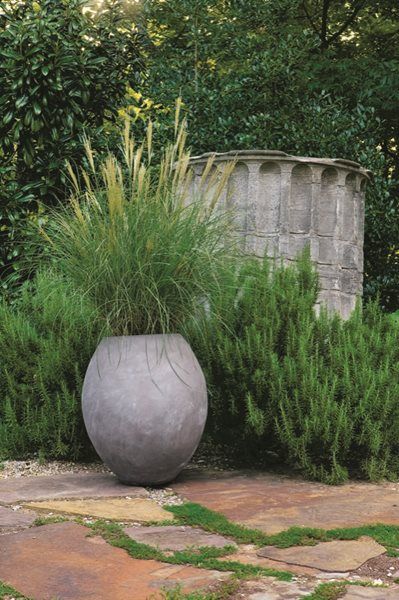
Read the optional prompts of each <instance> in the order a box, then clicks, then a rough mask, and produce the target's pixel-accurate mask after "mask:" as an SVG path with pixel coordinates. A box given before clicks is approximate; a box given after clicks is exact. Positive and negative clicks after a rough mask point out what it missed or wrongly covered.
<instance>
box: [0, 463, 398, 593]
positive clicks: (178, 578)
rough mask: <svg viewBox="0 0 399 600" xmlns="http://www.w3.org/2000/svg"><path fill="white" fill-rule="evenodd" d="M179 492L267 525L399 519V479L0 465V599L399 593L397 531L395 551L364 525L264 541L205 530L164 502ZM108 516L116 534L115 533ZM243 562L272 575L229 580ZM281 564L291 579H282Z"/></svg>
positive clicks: (325, 525) (232, 516) (179, 497)
mask: <svg viewBox="0 0 399 600" xmlns="http://www.w3.org/2000/svg"><path fill="white" fill-rule="evenodd" d="M183 501H189V502H195V503H197V504H200V505H201V506H202V507H206V508H207V509H210V510H211V511H217V513H220V514H223V515H225V516H226V517H227V518H228V519H229V521H230V522H231V523H232V524H233V526H234V524H241V525H245V526H247V527H250V528H251V529H257V530H258V531H259V532H263V534H268V535H269V534H278V533H279V532H281V531H284V530H286V529H287V528H289V527H291V526H299V527H317V528H322V529H324V530H325V529H331V528H337V527H340V528H348V527H360V526H367V525H372V524H375V523H383V524H386V525H387V526H394V525H399V485H398V484H393V483H382V484H379V485H376V484H366V483H357V482H351V483H348V484H346V485H342V486H339V487H330V486H326V485H323V484H319V483H312V482H306V481H304V480H302V479H299V478H294V477H290V476H284V475H274V474H265V473H255V472H253V473H241V472H228V471H226V472H220V471H213V472H212V471H201V470H199V469H188V470H186V471H185V472H184V473H183V474H182V476H181V477H180V478H179V479H178V481H176V482H175V483H173V484H172V485H171V486H170V488H167V489H164V490H163V491H162V490H149V489H145V488H139V487H137V488H135V487H126V486H123V485H121V484H119V483H118V482H117V480H116V479H115V478H114V476H113V475H111V474H107V473H87V472H85V473H66V474H56V475H46V476H28V477H7V478H4V477H3V478H2V477H1V474H0V582H2V583H0V598H7V600H8V599H9V598H10V599H11V598H18V597H26V598H31V599H32V600H53V599H54V598H57V600H83V599H84V600H88V599H93V600H149V599H151V600H159V599H161V598H171V599H172V600H180V598H184V597H185V596H184V595H183V594H185V593H189V592H192V591H193V590H200V592H201V594H203V596H198V598H202V597H203V598H206V599H207V600H208V598H211V599H212V600H217V599H218V598H232V599H234V600H238V599H249V600H290V599H291V600H295V599H299V598H309V599H313V600H323V599H324V598H329V599H334V598H338V597H339V598H345V600H360V599H362V598H366V599H367V598H369V599H371V600H373V599H374V600H379V599H386V600H391V599H394V598H397V599H398V600H399V584H398V583H397V582H399V558H397V557H395V556H389V554H395V550H396V547H395V545H396V543H397V545H398V550H399V529H398V531H396V530H395V528H391V529H392V530H395V531H394V532H393V533H392V532H391V530H390V528H389V527H387V530H386V532H385V533H386V534H387V535H388V533H389V534H391V533H392V535H394V534H395V535H397V536H398V537H397V540H398V542H396V538H395V537H393V538H392V540H393V541H391V542H390V543H389V549H390V553H387V551H386V550H387V544H388V542H387V541H386V540H387V539H388V538H387V537H386V536H385V537H383V538H381V539H376V536H374V539H373V538H372V537H371V536H372V535H374V534H373V533H370V534H369V535H365V534H364V533H367V532H362V531H360V532H359V535H358V536H357V539H350V540H349V539H346V540H345V539H339V538H338V539H334V540H333V541H321V542H319V543H317V545H310V546H309V545H305V546H299V545H297V546H295V545H291V547H287V548H277V547H275V546H274V545H273V544H274V542H273V544H272V543H269V544H264V545H263V546H264V547H262V548H260V545H261V544H259V543H258V544H255V543H251V542H248V541H247V542H244V541H243V540H242V539H238V537H237V536H236V535H234V536H233V537H234V539H233V537H232V534H231V533H230V535H229V531H227V533H226V531H216V530H213V532H212V533H209V532H207V531H204V529H206V528H207V527H208V529H209V528H210V529H212V527H210V526H209V524H206V523H202V527H201V523H197V524H196V526H191V525H193V523H184V522H183V521H182V520H181V517H179V512H177V513H176V512H174V513H173V514H172V513H171V512H169V511H168V510H166V509H165V504H168V503H170V504H172V505H175V506H177V507H179V505H181V504H182V502H183ZM183 507H184V505H183ZM208 513H209V514H210V515H212V514H213V513H210V512H209V511H208ZM208 513H207V514H208ZM61 517H62V518H63V520H62V522H61ZM98 519H102V525H101V526H100V525H98V523H97V520H98ZM104 523H105V525H104ZM107 523H108V525H107ZM113 524H118V525H119V528H118V531H119V533H118V535H120V536H122V538H120V539H119V538H118V541H117V542H116V543H114V541H115V539H116V538H115V535H116V534H115V530H114V529H112V527H113ZM115 527H116V525H115ZM387 532H388V533H387ZM395 532H396V533H395ZM263 534H262V533H259V535H263ZM384 535H385V534H384ZM264 537H266V536H264ZM341 537H345V536H341ZM121 540H122V541H121ZM126 540H127V541H126ZM384 540H385V541H384ZM272 541H273V540H272ZM305 541H306V540H305ZM308 542H309V540H308ZM298 543H299V542H298ZM302 543H304V542H303V540H302ZM129 544H133V545H129ZM140 544H146V545H145V546H142V545H140ZM313 544H315V541H313ZM384 544H385V546H384ZM118 545H119V547H116V546H118ZM226 545H229V546H231V548H230V550H226V551H224V548H223V547H224V546H226ZM121 546H122V547H121ZM203 546H207V547H211V548H213V549H214V552H216V554H214V555H213V556H214V557H217V560H216V561H213V562H212V560H213V559H212V560H210V559H209V556H208V557H207V556H205V558H204V562H203V563H202V564H199V563H198V562H197V563H196V562H195V557H194V558H192V556H193V554H192V553H193V549H195V548H198V547H203ZM149 547H151V548H150V550H149V551H148V548H149ZM181 552H183V554H179V553H181ZM184 552H186V554H184ZM190 552H191V558H190V554H189V553H190ZM218 552H219V553H220V554H218ZM223 553H224V554H225V555H223ZM129 554H130V555H129ZM194 554H195V553H194ZM231 561H234V562H233V563H232V562H231ZM199 562H201V561H199ZM237 565H238V566H237ZM245 565H246V566H247V567H250V568H251V565H252V567H262V568H263V569H273V573H274V576H268V577H266V576H264V574H262V576H260V577H255V575H254V573H252V572H247V573H246V575H245V578H244V579H241V580H239V582H238V583H236V584H235V585H234V586H233V587H232V586H231V585H230V584H228V585H229V587H228V588H227V587H226V586H227V583H226V582H228V581H230V580H231V577H232V571H234V570H236V571H237V570H238V571H239V570H240V569H241V568H242V567H243V566H244V568H245ZM204 567H205V568H204ZM230 569H231V571H230ZM287 571H288V572H290V573H292V574H293V578H292V580H291V581H286V580H284V579H287V578H288V579H289V577H287V573H286V572H287ZM282 572H283V573H282ZM284 572H285V574H284ZM241 574H242V572H241ZM364 584H372V585H371V586H370V587H366V586H365V585H364ZM177 585H179V586H181V592H179V593H177V592H176V593H174V595H172V592H169V595H168V594H167V592H166V591H165V590H174V589H175V588H176V586H177ZM7 586H10V588H8V587H7ZM11 588H13V589H14V590H17V591H18V593H19V595H17V592H16V591H15V592H13V591H12V589H11ZM227 590H229V591H227ZM315 590H316V591H315ZM208 593H209V594H213V595H210V596H209V595H208V596H207V595H206V594H208ZM223 594H224V595H223ZM188 597H190V596H188ZM195 599H196V600H197V596H195Z"/></svg>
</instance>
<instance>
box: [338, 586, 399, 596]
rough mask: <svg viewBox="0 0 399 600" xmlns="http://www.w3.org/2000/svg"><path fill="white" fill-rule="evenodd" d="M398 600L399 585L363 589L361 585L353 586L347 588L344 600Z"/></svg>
mask: <svg viewBox="0 0 399 600" xmlns="http://www.w3.org/2000/svg"><path fill="white" fill-rule="evenodd" d="M366 599H367V600H398V599H399V585H394V586H390V587H389V588H383V587H363V586H361V585H351V586H348V587H347V591H346V594H345V596H343V597H342V600H366Z"/></svg>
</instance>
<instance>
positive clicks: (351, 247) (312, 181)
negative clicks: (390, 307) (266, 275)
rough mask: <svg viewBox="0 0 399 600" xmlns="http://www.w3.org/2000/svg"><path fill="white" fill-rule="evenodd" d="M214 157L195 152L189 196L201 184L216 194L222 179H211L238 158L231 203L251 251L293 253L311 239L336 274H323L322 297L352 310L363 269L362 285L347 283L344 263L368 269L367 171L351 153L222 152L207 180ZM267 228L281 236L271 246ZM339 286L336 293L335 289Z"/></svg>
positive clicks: (318, 258)
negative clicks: (328, 155) (331, 155)
mask: <svg viewBox="0 0 399 600" xmlns="http://www.w3.org/2000/svg"><path fill="white" fill-rule="evenodd" d="M208 158H209V154H204V155H202V156H196V157H193V158H192V159H191V160H190V165H191V166H192V168H193V171H194V172H195V177H194V181H193V184H192V187H191V189H190V191H189V193H188V195H189V197H195V196H196V197H198V194H200V193H201V191H202V194H203V195H204V196H205V198H206V199H208V201H211V200H212V195H213V194H214V192H215V186H214V185H210V181H209V180H210V177H211V176H213V172H214V170H215V169H216V168H217V169H223V168H224V167H225V166H226V165H227V164H228V162H229V161H231V160H234V159H235V160H236V161H237V162H236V164H235V167H234V170H233V172H232V174H231V176H230V177H229V180H228V182H227V185H226V190H225V191H227V194H226V197H227V199H228V200H227V202H226V201H225V204H227V205H228V206H232V207H234V209H235V214H236V220H235V228H236V231H237V233H239V234H240V237H241V239H242V245H243V249H244V251H245V252H246V253H247V254H255V255H256V256H264V255H265V254H267V255H268V256H274V255H275V254H276V250H277V251H278V252H277V255H278V256H279V257H282V258H284V259H287V260H291V259H293V258H294V257H296V256H297V253H298V252H299V251H300V250H301V249H302V248H303V247H304V245H306V244H307V243H309V244H310V246H311V248H312V252H311V258H312V260H313V261H314V262H315V264H316V267H318V268H319V267H320V266H323V265H329V266H330V269H329V271H330V274H329V275H328V276H327V277H323V278H322V279H321V281H320V283H321V287H322V289H324V290H325V293H324V294H323V295H321V296H320V298H319V301H320V302H321V303H323V304H326V305H327V307H328V308H329V309H330V310H331V311H335V310H338V312H340V313H341V314H342V316H343V317H345V318H346V317H348V316H349V314H350V312H351V311H352V309H353V308H354V307H355V304H356V296H357V294H359V293H360V294H361V292H362V285H361V277H357V278H353V279H354V281H355V280H356V281H358V282H360V285H355V284H354V282H352V281H351V282H349V283H348V281H346V280H345V278H344V280H343V281H341V271H342V268H343V267H346V268H350V269H354V270H356V271H357V273H358V274H361V272H362V270H363V263H362V259H361V257H362V253H363V237H364V234H363V228H364V195H365V186H366V183H367V178H368V172H367V171H365V170H364V169H361V168H360V165H358V164H357V163H353V162H352V161H345V160H343V161H341V160H336V159H334V160H331V159H323V158H308V157H298V156H288V155H276V154H273V153H271V152H262V151H258V150H253V151H251V152H246V151H245V152H244V151H236V152H234V153H232V152H226V153H217V154H216V155H215V158H214V164H213V167H212V169H211V171H210V174H209V175H208V177H205V178H204V179H205V180H201V176H202V175H203V173H204V170H205V168H206V164H207V160H208ZM201 181H202V183H201ZM201 186H202V190H201ZM267 236H273V237H276V238H277V241H276V242H275V243H274V244H273V246H272V247H271V246H270V244H267V239H268V238H267ZM318 244H319V245H318ZM328 279H331V281H328ZM336 282H338V288H337V289H336ZM341 283H342V285H343V286H344V287H343V288H342V289H341V287H340V286H341ZM334 289H336V291H337V294H332V290H334ZM341 293H342V294H346V295H347V296H348V295H349V296H351V302H349V301H348V297H345V298H344V299H343V301H342V302H341Z"/></svg>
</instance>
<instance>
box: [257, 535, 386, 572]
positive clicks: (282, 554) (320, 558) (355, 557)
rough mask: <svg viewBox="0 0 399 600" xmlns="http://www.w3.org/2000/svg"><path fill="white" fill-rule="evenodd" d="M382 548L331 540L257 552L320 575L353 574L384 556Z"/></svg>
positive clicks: (365, 540)
mask: <svg viewBox="0 0 399 600" xmlns="http://www.w3.org/2000/svg"><path fill="white" fill-rule="evenodd" d="M385 551H386V550H385V548H384V546H381V545H380V544H378V543H377V542H376V541H375V540H373V539H371V538H366V537H364V538H361V539H359V540H353V541H345V540H335V541H332V542H323V543H321V544H317V545H316V546H294V547H292V548H276V547H275V546H266V547H265V548H262V549H261V550H259V551H258V556H264V557H266V558H271V559H274V560H278V561H284V562H285V563H288V564H290V563H293V564H295V565H303V566H306V567H312V568H313V569H320V570H321V571H343V572H346V571H353V570H355V569H358V568H359V567H360V566H361V565H362V564H363V563H365V562H366V561H367V560H370V558H375V557H376V556H380V555H381V554H384V552H385Z"/></svg>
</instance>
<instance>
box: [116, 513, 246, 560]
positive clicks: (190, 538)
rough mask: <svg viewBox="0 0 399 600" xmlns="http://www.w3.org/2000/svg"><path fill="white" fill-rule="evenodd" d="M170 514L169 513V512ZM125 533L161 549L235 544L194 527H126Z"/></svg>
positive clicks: (219, 546)
mask: <svg viewBox="0 0 399 600" xmlns="http://www.w3.org/2000/svg"><path fill="white" fill-rule="evenodd" d="M169 514H170V513H169ZM125 533H127V534H128V535H129V536H130V537H131V538H132V539H133V540H136V542H143V543H144V544H149V545H150V546H155V547H156V548H160V549H161V550H174V551H175V550H185V549H186V548H190V547H195V548H199V547H200V546H213V547H215V548H223V547H224V546H235V544H234V542H232V541H231V540H229V539H227V538H225V537H223V536H221V535H216V534H213V533H207V532H206V531H203V530H202V529H197V528H195V527H186V526H184V525H170V526H166V527H162V526H161V527H126V528H125Z"/></svg>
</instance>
